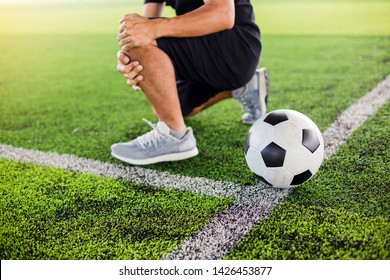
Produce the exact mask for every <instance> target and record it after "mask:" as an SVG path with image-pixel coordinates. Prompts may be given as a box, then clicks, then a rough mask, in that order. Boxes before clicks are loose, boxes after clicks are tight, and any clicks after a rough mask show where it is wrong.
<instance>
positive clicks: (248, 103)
mask: <svg viewBox="0 0 390 280" xmlns="http://www.w3.org/2000/svg"><path fill="white" fill-rule="evenodd" d="M247 87H248V86H247V85H246V86H245V89H244V92H246V93H244V94H241V95H240V96H238V97H236V100H237V101H238V102H239V103H240V104H241V106H242V107H244V109H245V111H247V112H251V111H254V110H256V103H255V102H254V101H253V100H252V99H251V98H248V96H247V95H248V89H247Z"/></svg>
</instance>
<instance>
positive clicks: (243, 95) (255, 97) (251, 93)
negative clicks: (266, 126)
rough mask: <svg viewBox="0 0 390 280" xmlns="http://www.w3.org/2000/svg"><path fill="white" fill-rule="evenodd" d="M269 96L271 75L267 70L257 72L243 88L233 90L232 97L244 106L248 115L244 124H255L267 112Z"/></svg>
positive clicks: (245, 116)
mask: <svg viewBox="0 0 390 280" xmlns="http://www.w3.org/2000/svg"><path fill="white" fill-rule="evenodd" d="M268 95H269V75H268V71H267V69H266V68H264V67H263V68H260V69H257V70H256V73H255V75H253V78H252V79H251V80H250V81H249V82H248V83H247V84H246V85H245V86H243V87H241V88H239V89H236V90H233V91H232V96H233V98H234V99H236V100H237V101H238V102H239V103H241V104H242V105H243V107H244V108H245V110H246V113H245V114H243V115H242V122H243V123H245V124H253V123H254V122H255V121H256V120H257V119H259V118H260V117H261V116H262V115H264V114H265V113H266V112H267V103H268Z"/></svg>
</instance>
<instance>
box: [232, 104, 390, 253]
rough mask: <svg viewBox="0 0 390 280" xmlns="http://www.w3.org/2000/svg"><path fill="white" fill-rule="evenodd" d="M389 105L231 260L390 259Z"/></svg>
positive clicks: (258, 227) (254, 234)
mask: <svg viewBox="0 0 390 280" xmlns="http://www.w3.org/2000/svg"><path fill="white" fill-rule="evenodd" d="M389 116H390V103H389V102H388V103H387V104H386V105H385V106H384V107H383V108H382V109H381V110H379V111H378V112H377V113H376V114H375V115H374V117H373V118H371V119H370V120H369V121H367V122H366V123H365V124H364V125H363V126H362V127H361V128H360V129H359V130H357V131H356V132H355V133H353V135H352V137H351V138H350V139H349V140H348V142H347V144H346V145H343V146H342V147H341V149H340V150H339V152H338V153H337V154H336V155H334V156H333V157H332V158H331V159H330V160H328V161H327V162H326V163H325V164H324V165H323V167H322V168H321V169H320V171H319V172H318V173H317V174H316V175H315V177H314V178H313V179H312V180H311V181H308V182H307V183H305V184H303V185H302V186H300V187H299V188H297V189H295V190H294V192H293V193H292V194H291V195H289V196H288V198H287V202H285V203H282V204H281V205H279V206H278V207H277V208H276V209H274V210H273V211H272V212H271V214H270V217H269V219H268V220H266V221H263V222H262V223H261V224H260V225H259V226H257V227H256V228H255V229H254V230H253V231H252V232H251V233H250V234H249V236H248V237H247V239H246V240H245V241H244V242H242V243H241V244H240V245H239V246H238V248H237V250H236V251H235V252H233V253H232V254H231V255H230V256H229V257H228V258H230V259H377V260H381V259H386V260H388V259H390V223H389V216H390V204H389V201H390V185H389V182H390V137H389V136H390V131H389V128H388V122H389Z"/></svg>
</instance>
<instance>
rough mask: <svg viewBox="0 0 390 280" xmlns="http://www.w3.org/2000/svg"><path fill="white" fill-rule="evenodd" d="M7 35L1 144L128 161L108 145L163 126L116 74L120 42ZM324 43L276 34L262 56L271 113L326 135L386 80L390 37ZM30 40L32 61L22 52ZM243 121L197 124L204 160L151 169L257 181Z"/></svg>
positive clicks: (200, 120) (224, 116) (230, 108)
mask: <svg viewBox="0 0 390 280" xmlns="http://www.w3.org/2000/svg"><path fill="white" fill-rule="evenodd" d="M1 38H2V43H1V47H0V62H1V63H0V70H1V72H2V73H4V75H2V76H0V87H1V91H0V96H1V100H2V102H1V103H0V115H1V117H0V131H1V133H0V142H1V143H5V144H10V145H14V146H21V147H25V148H30V149H37V150H43V151H56V152H59V153H68V154H74V155H78V156H82V157H88V158H94V159H99V160H102V161H109V162H115V163H120V162H119V161H116V160H114V159H113V158H111V156H110V153H109V148H110V145H111V144H112V143H115V142H122V141H128V140H130V139H133V138H135V137H137V136H139V135H140V134H143V133H145V132H147V131H149V129H150V127H149V126H147V125H146V124H145V123H144V122H143V121H142V120H141V118H142V117H146V118H148V119H150V120H152V121H155V118H154V116H153V115H152V113H151V110H150V106H149V104H148V102H147V100H146V98H145V97H144V96H143V94H142V93H139V92H134V91H132V90H131V89H129V88H128V87H127V86H126V85H125V81H124V80H123V79H122V77H121V76H120V75H119V74H118V73H117V72H116V70H115V60H116V58H115V52H116V49H117V47H116V43H115V38H114V36H111V35H90V36H88V37H85V36H83V35H67V36H60V35H57V36H56V35H51V36H48V35H24V36H16V35H15V36H11V35H2V36H1ZM325 39H326V40H325ZM325 39H324V38H323V37H312V36H269V37H266V38H264V44H265V50H264V56H263V58H264V60H263V65H267V67H268V68H269V71H270V75H271V96H270V103H269V110H275V109H280V108H291V109H295V110H298V111H301V112H303V113H305V114H307V115H308V116H309V117H311V118H312V119H313V120H314V121H315V122H316V123H317V124H318V126H319V127H320V128H321V130H324V129H325V128H326V127H327V126H329V125H330V123H331V122H332V121H333V120H334V119H335V118H336V117H337V116H338V115H339V114H340V113H341V112H342V111H343V110H344V109H345V108H347V107H348V106H349V105H350V104H351V103H352V102H353V101H355V100H356V99H357V98H358V97H360V96H362V95H363V94H364V93H365V92H367V91H368V90H370V89H371V88H373V87H374V86H375V85H376V83H377V82H378V81H380V80H381V79H383V78H384V77H385V75H386V74H387V71H388V69H389V62H390V59H389V58H390V57H389V54H388V53H387V52H386V49H389V48H390V40H389V38H387V37H368V38H366V37H364V38H362V37H337V36H327V37H326V38H325ZM26 40H27V41H29V55H28V56H25V55H21V53H23V48H24V47H23V42H24V41H26ZM367 41H370V42H371V43H372V44H367ZM341 58H342V59H341ZM4 62H5V63H4ZM10 62H12V63H10ZM21 69H23V70H22V71H21ZM25 73H28V74H25ZM241 114H242V111H241V109H240V107H239V106H238V104H236V102H235V101H234V100H229V101H225V102H223V103H220V104H218V105H216V106H215V107H213V108H210V109H209V110H206V111H205V112H202V113H201V114H199V115H197V116H195V117H193V118H189V119H188V121H187V123H188V125H190V126H192V127H193V129H194V132H195V136H196V137H197V140H198V148H199V150H200V155H199V156H198V157H196V158H194V159H191V160H187V161H182V162H176V163H165V164H158V165H155V166H151V167H150V168H154V169H157V170H162V171H169V172H172V173H180V174H184V175H189V176H200V177H208V178H211V179H217V180H228V181H234V182H239V183H244V184H252V183H253V182H255V181H254V178H253V177H252V174H251V173H250V171H249V169H248V168H247V166H246V163H245V159H244V157H243V147H244V143H245V139H246V135H247V131H248V129H249V127H248V126H245V125H243V124H241V121H240V119H241Z"/></svg>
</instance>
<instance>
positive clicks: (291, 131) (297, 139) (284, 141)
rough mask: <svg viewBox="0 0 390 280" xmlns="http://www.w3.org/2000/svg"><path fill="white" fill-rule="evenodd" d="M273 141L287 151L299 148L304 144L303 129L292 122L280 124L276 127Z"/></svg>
mask: <svg viewBox="0 0 390 280" xmlns="http://www.w3.org/2000/svg"><path fill="white" fill-rule="evenodd" d="M273 141H274V142H275V143H276V144H278V145H279V146H281V147H282V148H284V149H285V150H288V149H290V148H291V147H299V146H301V143H302V129H301V128H299V127H298V126H297V125H296V124H295V123H293V122H291V121H290V120H288V121H285V122H282V123H279V124H277V125H276V126H275V127H274V139H273Z"/></svg>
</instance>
